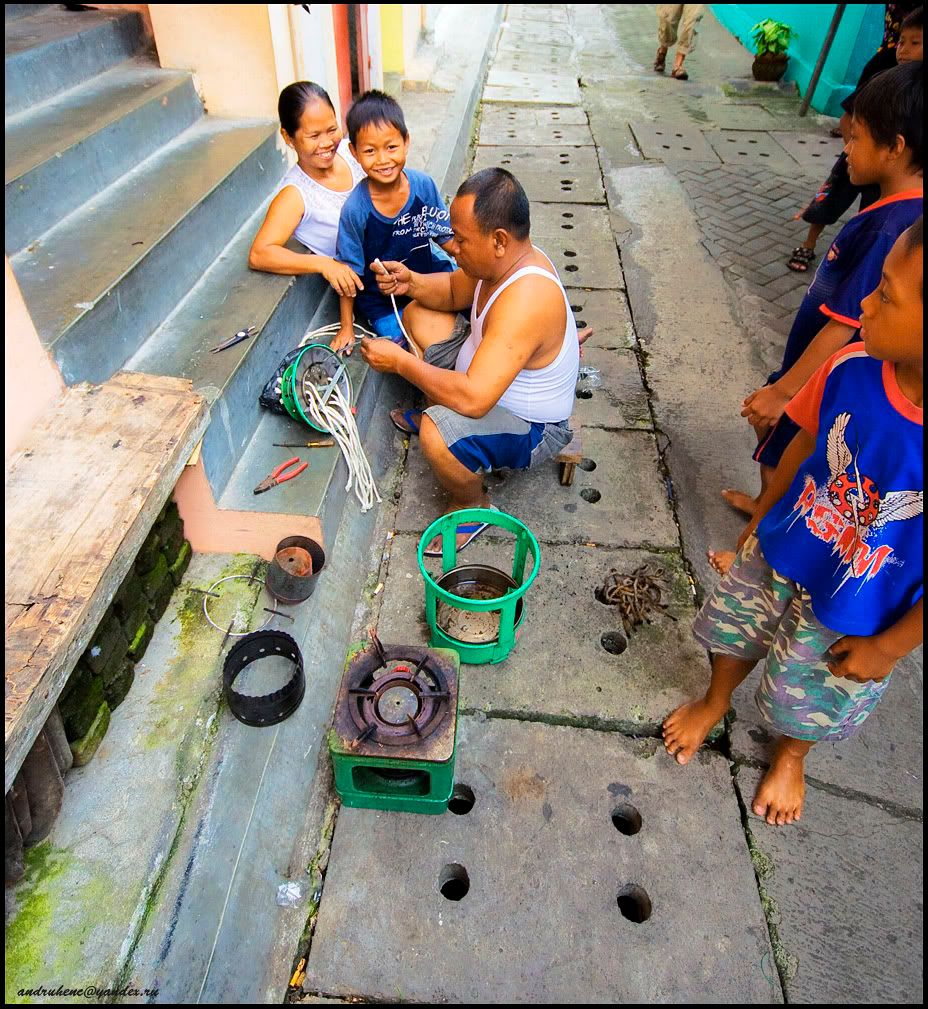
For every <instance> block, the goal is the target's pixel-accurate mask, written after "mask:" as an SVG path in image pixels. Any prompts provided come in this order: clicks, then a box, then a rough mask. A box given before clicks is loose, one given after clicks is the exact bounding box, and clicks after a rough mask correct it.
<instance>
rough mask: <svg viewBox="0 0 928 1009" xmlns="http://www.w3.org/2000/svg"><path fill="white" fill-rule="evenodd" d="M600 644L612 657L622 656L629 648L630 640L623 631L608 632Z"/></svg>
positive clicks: (600, 640)
mask: <svg viewBox="0 0 928 1009" xmlns="http://www.w3.org/2000/svg"><path fill="white" fill-rule="evenodd" d="M599 643H600V644H601V645H602V646H603V648H605V649H606V651H607V652H608V653H609V654H610V655H621V654H622V652H624V651H625V649H626V648H628V639H627V638H626V637H625V635H624V634H622V633H621V631H606V633H605V634H604V635H603V636H602V637H601V638H600V639H599Z"/></svg>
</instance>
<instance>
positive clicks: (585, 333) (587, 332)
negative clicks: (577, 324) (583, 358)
mask: <svg viewBox="0 0 928 1009" xmlns="http://www.w3.org/2000/svg"><path fill="white" fill-rule="evenodd" d="M592 335H593V327H592V326H584V327H583V329H581V330H578V331H577V339H578V340H579V341H580V346H581V347H582V346H583V345H584V344H585V343H586V341H587V340H589V338H590V337H591V336H592Z"/></svg>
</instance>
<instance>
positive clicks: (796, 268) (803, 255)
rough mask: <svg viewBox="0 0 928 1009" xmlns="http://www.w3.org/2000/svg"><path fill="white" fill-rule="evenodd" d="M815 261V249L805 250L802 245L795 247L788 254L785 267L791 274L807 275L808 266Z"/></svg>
mask: <svg viewBox="0 0 928 1009" xmlns="http://www.w3.org/2000/svg"><path fill="white" fill-rule="evenodd" d="M813 259H815V249H809V248H806V246H804V245H797V246H796V248H795V249H793V251H792V252H791V253H790V256H789V259H788V260H787V262H786V265H787V266H788V267H789V268H790V269H791V270H792V271H793V273H807V272H808V270H809V264H810V263H811V262H812V260H813Z"/></svg>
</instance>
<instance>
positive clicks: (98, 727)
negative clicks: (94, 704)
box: [71, 701, 110, 767]
mask: <svg viewBox="0 0 928 1009" xmlns="http://www.w3.org/2000/svg"><path fill="white" fill-rule="evenodd" d="M109 727H110V706H109V705H108V704H107V703H106V701H103V703H102V704H101V705H100V707H99V708H98V709H97V714H96V717H95V718H94V720H93V724H92V725H91V726H90V728H89V729H88V730H87V732H86V734H85V735H84V736H82V737H81V738H80V739H76V740H75V741H74V742H73V743H71V754H72V756H73V757H74V766H75V767H83V766H84V764H89V763H90V761H91V760H92V759H93V755H94V754H95V753H96V752H97V747H99V745H100V743H102V742H103V737H104V736H105V735H106V730H107V729H108V728H109Z"/></svg>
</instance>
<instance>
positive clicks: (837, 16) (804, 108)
mask: <svg viewBox="0 0 928 1009" xmlns="http://www.w3.org/2000/svg"><path fill="white" fill-rule="evenodd" d="M846 7H847V4H835V12H834V15H833V16H832V18H831V25H830V26H829V28H828V34H827V35H826V36H825V41H824V42H823V43H822V51H821V52H820V53H819V54H818V62H817V63H816V64H815V69H814V70H813V71H812V77H811V78H810V80H809V86H808V87H807V88H806V93H805V95H804V96H803V99H802V104H801V105H800V106H799V115H800V116H804V115H805V114H806V113H807V112H808V111H809V106H810V105H811V104H812V99H813V98H814V97H815V89H816V88H817V87H818V80H819V78H820V77H821V76H822V71H823V70H824V69H825V61H826V60H827V59H828V54H829V53H830V52H831V46H832V44H833V42H834V40H835V35H837V34H838V25H840V24H841V18H843V17H844V9H845V8H846Z"/></svg>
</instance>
